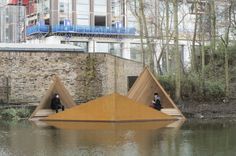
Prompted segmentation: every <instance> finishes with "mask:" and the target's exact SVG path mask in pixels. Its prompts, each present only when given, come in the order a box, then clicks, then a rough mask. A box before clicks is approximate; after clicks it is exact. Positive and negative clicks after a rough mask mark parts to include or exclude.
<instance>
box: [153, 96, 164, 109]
mask: <svg viewBox="0 0 236 156" xmlns="http://www.w3.org/2000/svg"><path fill="white" fill-rule="evenodd" d="M152 106H153V108H155V109H157V110H159V111H160V110H161V109H162V108H163V107H162V106H161V97H160V96H159V95H158V93H154V100H153V101H152Z"/></svg>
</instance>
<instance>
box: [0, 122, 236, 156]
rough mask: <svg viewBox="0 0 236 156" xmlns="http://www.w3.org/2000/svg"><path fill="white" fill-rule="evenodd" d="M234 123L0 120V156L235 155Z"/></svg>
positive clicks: (235, 125)
mask: <svg viewBox="0 0 236 156" xmlns="http://www.w3.org/2000/svg"><path fill="white" fill-rule="evenodd" d="M235 155H236V121H234V120H233V119H227V120H196V119H194V120H187V121H185V122H184V123H181V122H179V123H170V122H150V123H149V122H146V123H116V124H114V123H68V122H67V123H60V122H55V123H47V124H46V123H34V122H29V121H20V122H6V121H0V156H235Z"/></svg>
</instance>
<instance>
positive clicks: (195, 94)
mask: <svg viewBox="0 0 236 156" xmlns="http://www.w3.org/2000/svg"><path fill="white" fill-rule="evenodd" d="M200 76H201V75H200V74H199V73H194V72H189V73H187V74H185V75H184V76H183V77H182V79H181V88H182V89H181V95H182V99H183V100H185V99H193V100H197V101H201V100H207V101H211V100H216V99H221V98H222V97H224V95H225V94H224V82H223V81H224V79H217V80H216V79H215V80H213V79H209V78H208V80H207V81H206V82H205V87H204V88H205V89H204V95H202V93H201V89H200V84H201V77H200ZM159 81H160V83H161V84H162V86H163V87H164V88H165V90H166V91H167V92H169V93H170V94H171V95H174V91H175V85H174V79H173V77H171V76H170V75H163V76H160V77H159Z"/></svg>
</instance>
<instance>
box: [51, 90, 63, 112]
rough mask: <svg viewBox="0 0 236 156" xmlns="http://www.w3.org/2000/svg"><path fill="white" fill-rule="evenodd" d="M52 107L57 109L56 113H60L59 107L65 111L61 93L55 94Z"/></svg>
mask: <svg viewBox="0 0 236 156" xmlns="http://www.w3.org/2000/svg"><path fill="white" fill-rule="evenodd" d="M51 109H52V110H56V113H58V109H61V110H62V111H64V109H65V107H64V106H63V105H62V104H61V100H60V96H59V94H55V95H54V97H53V98H52V101H51Z"/></svg>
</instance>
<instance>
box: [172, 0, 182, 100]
mask: <svg viewBox="0 0 236 156" xmlns="http://www.w3.org/2000/svg"><path fill="white" fill-rule="evenodd" d="M173 6H174V32H175V33H174V34H175V35H174V44H175V66H176V70H175V99H176V101H177V102H179V101H180V97H181V95H180V94H181V85H180V81H181V80H180V72H181V68H180V64H181V63H180V51H179V30H178V0H174V1H173Z"/></svg>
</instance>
